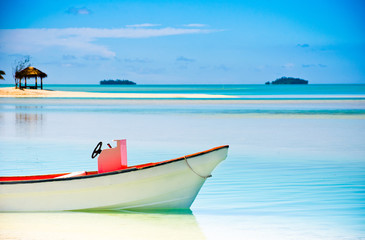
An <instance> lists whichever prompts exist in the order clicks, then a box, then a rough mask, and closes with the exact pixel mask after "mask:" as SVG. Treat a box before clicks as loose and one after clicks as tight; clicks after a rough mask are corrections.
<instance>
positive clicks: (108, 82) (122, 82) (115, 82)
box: [100, 79, 137, 85]
mask: <svg viewBox="0 0 365 240" xmlns="http://www.w3.org/2000/svg"><path fill="white" fill-rule="evenodd" d="M136 84H137V83H135V82H132V81H129V80H120V79H116V80H112V79H109V80H102V81H100V85H136Z"/></svg>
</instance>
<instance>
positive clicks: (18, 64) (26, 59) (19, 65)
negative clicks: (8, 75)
mask: <svg viewBox="0 0 365 240" xmlns="http://www.w3.org/2000/svg"><path fill="white" fill-rule="evenodd" d="M30 65H31V63H30V56H23V57H20V58H18V59H16V60H15V61H14V63H13V78H14V81H15V86H17V85H18V83H17V79H16V77H15V75H16V73H17V72H20V71H21V70H23V69H24V68H27V67H30Z"/></svg>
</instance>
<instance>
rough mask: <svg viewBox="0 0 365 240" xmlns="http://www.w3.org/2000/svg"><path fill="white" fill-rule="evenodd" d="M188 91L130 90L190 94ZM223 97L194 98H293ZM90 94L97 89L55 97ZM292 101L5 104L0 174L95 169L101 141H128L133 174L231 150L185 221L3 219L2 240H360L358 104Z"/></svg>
mask: <svg viewBox="0 0 365 240" xmlns="http://www.w3.org/2000/svg"><path fill="white" fill-rule="evenodd" d="M108 87H109V86H108ZM183 87H186V88H187V89H186V90H182V89H181V88H183ZM183 87H181V86H177V87H176V89H174V87H173V86H163V87H161V86H148V87H145V89H144V90H142V89H139V90H136V89H137V88H135V90H134V91H132V90H131V89H129V90H128V91H131V92H139V91H145V92H146V91H160V92H163V93H166V92H168V93H171V92H173V91H176V92H182V93H188V92H187V91H193V89H192V86H183ZM230 87H231V88H233V90H232V92H230V91H229V90H227V89H217V88H218V86H199V87H198V90H197V91H198V92H197V93H210V94H227V95H236V94H237V92H236V91H241V90H238V89H244V88H245V87H246V88H247V89H250V88H251V87H252V88H254V89H251V90H250V91H252V93H250V94H252V95H254V94H258V95H268V94H273V95H278V94H293V92H290V91H289V90H288V89H290V87H286V86H284V88H282V89H281V90H275V91H273V92H270V93H265V91H271V90H267V89H266V90H265V89H264V87H266V86H259V87H257V88H255V86H252V85H248V86H245V85H240V86H230ZM269 87H273V86H269ZM275 87H276V86H275ZM301 87H302V86H298V88H301ZM304 87H309V88H308V89H307V90H306V91H307V92H306V94H315V93H314V92H317V93H318V94H346V95H351V94H354V95H355V94H364V87H363V85H346V86H345V87H343V86H339V85H331V86H328V89H327V90H326V89H325V85H318V86H314V87H313V88H312V85H308V86H304ZM89 88H90V89H94V90H93V91H103V89H104V86H103V87H100V89H99V87H98V86H90V87H89V86H87V87H85V89H83V88H82V86H59V89H57V88H56V87H54V88H53V87H52V89H54V90H74V91H92V90H90V89H89ZM141 88H144V87H141ZM161 88H168V89H166V90H161ZM259 88H261V90H260V89H259ZM296 88H297V86H295V87H294V88H293V89H296ZM311 88H312V89H311ZM357 88H358V89H357ZM123 89H124V88H123ZM146 89H147V90H146ZM158 89H160V90H158ZM202 89H208V90H207V91H208V92H204V90H202ZM214 89H215V90H214ZM228 89H229V88H228ZM255 89H256V90H255ZM284 89H286V90H284ZM293 89H292V90H293ZM302 89H304V88H302ZM109 91H110V92H113V91H114V92H122V91H126V90H125V89H124V90H120V87H116V88H110V89H109ZM293 91H294V90H293ZM295 91H296V90H295ZM298 91H299V90H298ZM160 92H158V93H160ZM240 94H241V93H240ZM296 99H297V98H296V97H294V98H293V99H288V100H267V99H266V100H265V99H264V100H259V101H250V100H240V99H238V100H233V101H232V100H177V99H175V100H160V99H155V100H143V99H140V100H138V99H134V100H133V99H125V100H123V99H36V98H29V99H21V98H20V99H16V98H8V99H5V98H3V99H0V166H1V169H0V175H26V174H42V173H51V172H67V171H78V170H95V169H97V164H96V160H93V159H91V158H90V155H91V152H92V150H93V148H94V147H95V145H96V143H97V142H99V141H100V140H101V141H104V142H111V140H112V139H118V138H127V145H128V158H129V159H128V161H129V164H139V163H144V162H151V161H160V160H167V159H171V158H175V157H180V156H183V155H186V154H189V153H194V152H198V151H202V150H206V149H209V148H211V147H215V146H219V145H225V144H229V145H230V149H229V155H228V158H227V159H226V160H225V161H224V162H222V163H221V164H220V165H219V166H218V167H217V168H216V170H215V171H214V172H213V177H212V178H209V179H208V180H207V182H206V183H205V185H204V186H203V188H202V189H201V192H200V193H199V195H198V197H197V198H196V200H195V202H194V203H193V205H192V208H191V210H192V211H191V212H187V213H182V214H167V213H129V212H106V213H96V212H72V213H68V212H66V213H7V214H5V213H0V238H4V239H6V238H9V239H49V237H50V236H52V237H53V238H54V237H56V238H55V239H76V238H80V237H81V236H82V237H87V238H90V239H100V238H101V237H103V236H104V237H105V236H107V238H108V239H119V238H120V236H121V234H124V235H123V236H125V237H126V238H127V239H171V236H174V238H175V239H362V238H365V100H363V99H356V100H354V99H348V98H344V99H332V100H328V99H322V100H305V99H304V100H303V99H302V100H296ZM74 226H77V228H76V227H74ZM65 229H70V230H68V231H65ZM141 229H143V231H141ZM54 233H57V234H54Z"/></svg>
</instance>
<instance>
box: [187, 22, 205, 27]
mask: <svg viewBox="0 0 365 240" xmlns="http://www.w3.org/2000/svg"><path fill="white" fill-rule="evenodd" d="M183 26H184V27H197V28H201V27H206V26H207V25H206V24H201V23H190V24H184V25H183Z"/></svg>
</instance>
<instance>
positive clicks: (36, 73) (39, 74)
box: [15, 67, 47, 89]
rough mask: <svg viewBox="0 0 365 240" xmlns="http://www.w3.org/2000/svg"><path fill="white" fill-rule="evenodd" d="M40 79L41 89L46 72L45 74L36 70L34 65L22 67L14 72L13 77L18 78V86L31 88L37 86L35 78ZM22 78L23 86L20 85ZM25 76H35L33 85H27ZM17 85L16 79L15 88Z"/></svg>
mask: <svg viewBox="0 0 365 240" xmlns="http://www.w3.org/2000/svg"><path fill="white" fill-rule="evenodd" d="M38 77H39V78H40V79H41V89H43V78H45V77H47V74H45V73H44V72H42V71H40V70H38V69H37V68H35V67H27V68H24V69H23V70H21V71H19V72H16V73H15V78H16V79H17V80H19V88H20V89H22V88H27V87H29V88H33V89H37V88H38V83H37V78H38ZM23 78H24V84H25V85H24V87H23V86H22V79H23ZM27 78H35V86H27ZM17 85H18V81H16V82H15V88H17Z"/></svg>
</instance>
